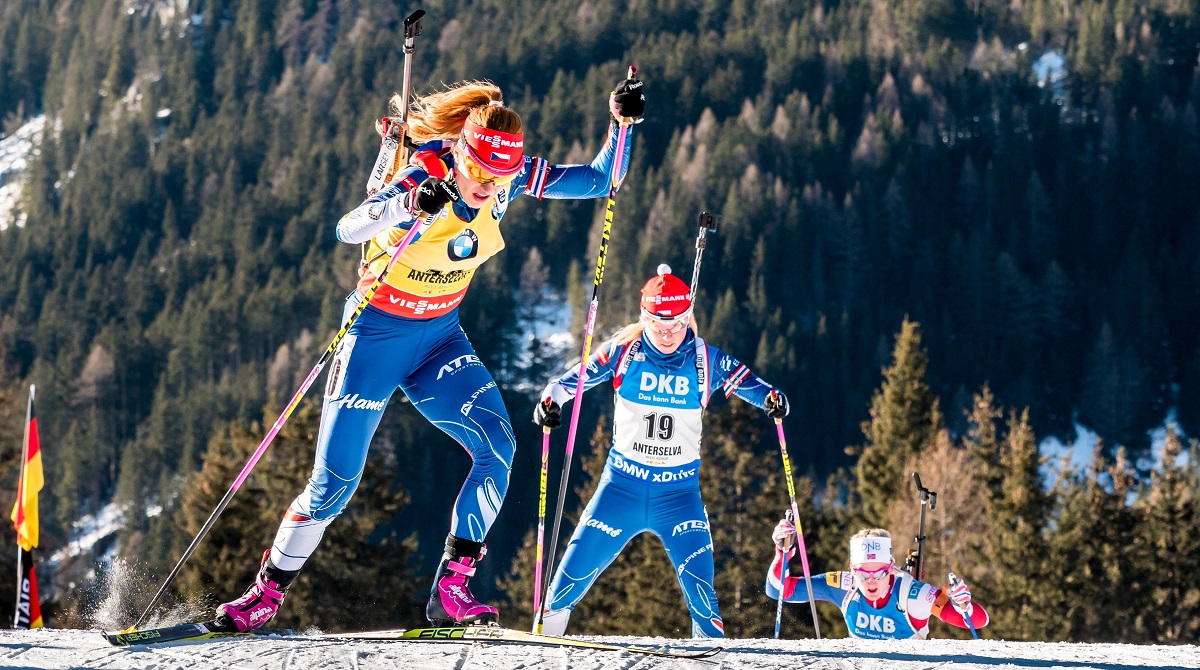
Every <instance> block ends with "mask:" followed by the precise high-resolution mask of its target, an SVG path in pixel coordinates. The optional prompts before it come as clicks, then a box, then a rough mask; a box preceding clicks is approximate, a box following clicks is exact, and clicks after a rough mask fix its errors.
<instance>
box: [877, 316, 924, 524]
mask: <svg viewBox="0 0 1200 670" xmlns="http://www.w3.org/2000/svg"><path fill="white" fill-rule="evenodd" d="M928 366H929V358H928V355H927V354H926V352H925V350H924V349H923V348H922V346H921V331H920V326H919V324H917V323H916V322H915V321H910V320H909V319H908V318H905V319H904V322H903V324H902V325H901V328H900V332H899V333H898V334H897V335H896V346H895V349H894V350H893V352H892V364H891V366H889V367H887V368H885V369H884V371H883V376H884V380H883V384H882V385H881V386H880V388H879V390H878V391H876V392H875V395H874V397H872V399H871V418H870V420H868V421H864V422H863V424H862V431H863V434H864V435H865V436H866V438H867V440H866V443H865V444H864V445H863V451H862V456H861V457H860V458H859V460H858V465H857V467H856V473H857V475H858V494H859V497H860V498H861V501H862V508H861V517H862V519H863V520H864V521H865V522H866V523H868V524H869V523H872V522H873V520H876V521H874V522H876V523H877V520H878V519H884V518H887V511H888V506H889V505H890V503H891V501H892V500H893V498H895V496H896V495H897V494H898V493H899V492H900V484H901V482H902V481H903V480H904V479H905V478H906V477H907V476H908V473H907V472H904V465H905V464H906V463H907V462H908V461H909V459H910V458H912V457H914V456H916V455H918V454H920V453H921V452H922V451H923V450H925V449H926V448H927V447H929V446H931V445H932V444H933V443H934V440H935V438H936V437H937V433H938V431H939V430H940V429H941V427H942V414H941V410H940V409H939V402H938V399H937V397H936V396H935V395H934V394H933V391H932V390H931V389H930V388H929V384H928V382H926V381H925V372H926V369H927V368H928Z"/></svg>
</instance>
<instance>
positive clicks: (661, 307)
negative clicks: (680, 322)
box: [642, 263, 692, 321]
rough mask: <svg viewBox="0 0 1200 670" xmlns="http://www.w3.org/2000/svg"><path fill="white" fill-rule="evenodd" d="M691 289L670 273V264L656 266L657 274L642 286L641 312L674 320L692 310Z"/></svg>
mask: <svg viewBox="0 0 1200 670" xmlns="http://www.w3.org/2000/svg"><path fill="white" fill-rule="evenodd" d="M689 293H691V291H690V290H689V289H688V285H687V284H685V283H683V280H682V279H680V278H679V277H676V276H675V275H673V274H671V266H670V265H667V264H666V263H663V264H662V265H660V266H658V276H657V277H654V278H653V279H651V280H650V281H648V282H646V285H645V286H643V287H642V313H643V314H645V315H646V316H650V317H653V318H655V319H657V320H659V321H675V320H676V319H679V318H681V317H684V316H687V315H688V314H691V312H692V301H691V299H690V298H689V297H688V294H689Z"/></svg>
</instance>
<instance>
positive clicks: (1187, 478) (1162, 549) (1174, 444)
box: [1138, 425, 1200, 642]
mask: <svg viewBox="0 0 1200 670" xmlns="http://www.w3.org/2000/svg"><path fill="white" fill-rule="evenodd" d="M1183 453H1184V452H1183V442H1182V440H1180V438H1179V434H1178V432H1177V431H1176V428H1175V426H1174V425H1169V426H1167V434H1166V439H1165V441H1164V443H1163V451H1162V462H1161V465H1160V468H1159V469H1158V470H1156V471H1155V472H1153V473H1152V474H1151V476H1150V486H1149V490H1148V491H1147V492H1146V493H1145V494H1144V495H1143V496H1141V497H1140V499H1139V501H1138V505H1139V507H1140V511H1141V514H1142V516H1143V523H1142V524H1141V525H1140V527H1139V535H1141V536H1142V537H1144V538H1145V553H1146V555H1145V556H1144V558H1143V559H1142V560H1143V561H1145V562H1146V563H1147V567H1148V570H1147V583H1146V588H1147V590H1148V591H1149V597H1150V603H1151V606H1150V607H1149V608H1148V610H1147V611H1146V612H1145V613H1144V616H1145V618H1146V620H1147V621H1146V627H1147V629H1148V630H1147V632H1148V634H1149V637H1150V639H1152V640H1155V641H1159V642H1183V641H1185V640H1195V639H1197V636H1200V575H1198V574H1197V572H1196V566H1198V565H1200V532H1197V531H1198V530H1200V463H1198V462H1197V460H1196V459H1197V456H1200V448H1198V446H1197V442H1196V441H1194V440H1193V442H1192V446H1191V449H1190V450H1189V451H1188V452H1187V453H1186V456H1185V458H1186V460H1184V459H1181V458H1180V456H1181V454H1183Z"/></svg>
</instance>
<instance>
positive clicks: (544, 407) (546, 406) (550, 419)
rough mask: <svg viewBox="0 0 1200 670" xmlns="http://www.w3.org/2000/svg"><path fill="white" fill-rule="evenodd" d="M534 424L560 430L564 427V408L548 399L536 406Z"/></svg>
mask: <svg viewBox="0 0 1200 670" xmlns="http://www.w3.org/2000/svg"><path fill="white" fill-rule="evenodd" d="M533 422H534V423H536V424H537V425H539V426H544V427H546V428H558V427H559V426H561V425H562V408H561V407H559V406H558V403H556V402H554V401H553V400H551V399H549V398H546V399H545V400H543V401H541V402H539V403H538V404H537V405H535V406H534V408H533Z"/></svg>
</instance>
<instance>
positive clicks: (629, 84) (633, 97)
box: [608, 79, 646, 123]
mask: <svg viewBox="0 0 1200 670" xmlns="http://www.w3.org/2000/svg"><path fill="white" fill-rule="evenodd" d="M608 109H609V111H611V112H612V115H613V120H614V121H617V122H618V123H619V122H620V121H621V118H622V117H624V118H627V119H633V122H634V123H641V122H642V113H643V112H645V111H646V94H645V93H644V90H643V88H642V82H641V81H640V80H637V79H625V80H623V81H621V83H619V84H617V87H616V88H614V89H613V92H612V95H610V96H609V98H608Z"/></svg>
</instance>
